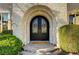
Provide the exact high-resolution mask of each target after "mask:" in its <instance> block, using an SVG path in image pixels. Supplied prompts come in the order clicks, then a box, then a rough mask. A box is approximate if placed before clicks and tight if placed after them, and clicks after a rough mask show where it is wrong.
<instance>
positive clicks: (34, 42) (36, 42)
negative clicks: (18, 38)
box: [31, 41, 49, 44]
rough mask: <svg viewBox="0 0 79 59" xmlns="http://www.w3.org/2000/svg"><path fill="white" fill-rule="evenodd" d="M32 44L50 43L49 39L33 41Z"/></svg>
mask: <svg viewBox="0 0 79 59" xmlns="http://www.w3.org/2000/svg"><path fill="white" fill-rule="evenodd" d="M31 43H32V44H49V41H31Z"/></svg>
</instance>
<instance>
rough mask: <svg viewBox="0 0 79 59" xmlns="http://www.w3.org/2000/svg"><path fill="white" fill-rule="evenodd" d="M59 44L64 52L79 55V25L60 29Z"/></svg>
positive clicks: (65, 26)
mask: <svg viewBox="0 0 79 59" xmlns="http://www.w3.org/2000/svg"><path fill="white" fill-rule="evenodd" d="M59 42H60V48H61V49H62V50H63V51H65V52H71V53H79V25H76V24H70V25H64V26H62V27H60V28H59Z"/></svg>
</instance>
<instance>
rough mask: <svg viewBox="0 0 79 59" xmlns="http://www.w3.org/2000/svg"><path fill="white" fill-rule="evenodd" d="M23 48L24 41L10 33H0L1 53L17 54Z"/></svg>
mask: <svg viewBox="0 0 79 59" xmlns="http://www.w3.org/2000/svg"><path fill="white" fill-rule="evenodd" d="M21 49H22V42H21V40H19V39H18V38H17V37H15V36H13V35H10V34H5V35H4V34H2V35H0V55H16V54H18V52H20V51H21Z"/></svg>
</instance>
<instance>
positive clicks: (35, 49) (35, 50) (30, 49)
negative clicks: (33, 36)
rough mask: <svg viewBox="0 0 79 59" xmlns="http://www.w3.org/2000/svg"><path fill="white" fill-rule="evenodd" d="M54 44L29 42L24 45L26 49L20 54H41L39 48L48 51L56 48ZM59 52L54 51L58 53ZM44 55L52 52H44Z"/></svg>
mask: <svg viewBox="0 0 79 59" xmlns="http://www.w3.org/2000/svg"><path fill="white" fill-rule="evenodd" d="M54 47H55V46H54V45H52V44H31V43H30V44H28V45H26V46H24V51H22V52H21V53H20V54H22V55H41V54H40V53H39V50H42V51H48V50H50V51H51V50H53V49H54ZM56 53H57V52H55V53H53V54H56ZM42 55H52V53H49V52H48V53H46V54H42Z"/></svg>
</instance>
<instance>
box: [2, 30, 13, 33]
mask: <svg viewBox="0 0 79 59" xmlns="http://www.w3.org/2000/svg"><path fill="white" fill-rule="evenodd" d="M2 33H3V34H13V30H3V31H2Z"/></svg>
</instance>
